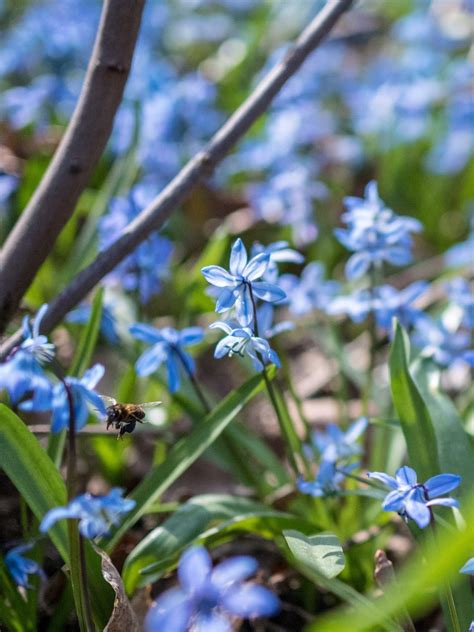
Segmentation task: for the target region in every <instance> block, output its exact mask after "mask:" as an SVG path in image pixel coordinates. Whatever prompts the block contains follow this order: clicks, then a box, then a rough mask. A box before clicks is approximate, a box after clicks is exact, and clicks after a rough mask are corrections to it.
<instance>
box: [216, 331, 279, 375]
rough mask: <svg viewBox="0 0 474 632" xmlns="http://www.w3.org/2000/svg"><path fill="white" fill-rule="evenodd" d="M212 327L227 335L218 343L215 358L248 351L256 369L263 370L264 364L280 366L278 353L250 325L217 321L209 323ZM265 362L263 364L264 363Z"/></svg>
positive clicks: (240, 354)
mask: <svg viewBox="0 0 474 632" xmlns="http://www.w3.org/2000/svg"><path fill="white" fill-rule="evenodd" d="M209 327H210V328H211V329H221V330H222V331H223V332H224V333H225V334H227V335H226V336H224V338H222V340H220V341H219V342H218V343H217V346H216V349H215V351H214V357H215V358H218V359H219V358H223V357H224V356H226V355H227V356H229V357H232V356H233V355H239V356H242V357H243V356H244V353H246V354H247V355H248V356H249V358H250V359H251V360H252V364H253V366H254V368H255V370H256V371H263V366H264V364H275V365H276V366H278V367H279V366H280V359H279V358H278V355H277V353H276V352H275V351H274V350H273V349H271V348H270V345H269V344H268V342H267V341H266V340H265V339H264V338H260V337H259V336H255V335H254V333H253V331H252V329H250V327H239V326H233V325H231V324H230V323H226V322H223V321H217V322H215V323H212V325H209ZM262 362H263V364H262Z"/></svg>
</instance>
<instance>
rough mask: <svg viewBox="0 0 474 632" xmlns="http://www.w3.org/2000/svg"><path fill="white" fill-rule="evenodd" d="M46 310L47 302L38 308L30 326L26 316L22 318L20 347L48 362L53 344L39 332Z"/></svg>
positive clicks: (51, 356)
mask: <svg viewBox="0 0 474 632" xmlns="http://www.w3.org/2000/svg"><path fill="white" fill-rule="evenodd" d="M47 311H48V305H47V304H44V305H42V306H41V307H40V308H39V310H38V313H37V314H36V317H35V319H34V321H33V326H31V324H30V319H29V318H28V316H25V317H24V318H23V342H22V343H21V345H20V348H21V349H24V350H25V351H28V353H31V354H32V355H34V356H35V357H36V358H37V359H38V360H41V361H42V362H49V361H50V360H51V359H52V358H53V357H54V344H53V343H52V342H48V338H47V337H46V336H43V335H41V334H40V332H39V329H40V326H41V321H42V320H43V317H44V315H45V314H46V312H47Z"/></svg>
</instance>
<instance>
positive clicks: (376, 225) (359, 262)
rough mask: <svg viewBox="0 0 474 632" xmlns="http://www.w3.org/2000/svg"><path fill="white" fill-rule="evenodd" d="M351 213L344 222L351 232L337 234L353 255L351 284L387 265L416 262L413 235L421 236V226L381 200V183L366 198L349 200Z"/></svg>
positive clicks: (349, 266) (372, 184) (349, 265)
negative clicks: (373, 270)
mask: <svg viewBox="0 0 474 632" xmlns="http://www.w3.org/2000/svg"><path fill="white" fill-rule="evenodd" d="M344 203H345V206H346V209H347V211H346V212H345V213H344V214H343V215H342V220H343V221H344V222H345V223H346V224H347V228H346V229H343V228H337V229H336V230H335V231H334V232H335V235H336V237H337V238H338V239H339V241H340V242H341V243H342V244H343V245H344V246H345V247H346V248H347V249H348V250H352V251H353V252H354V253H355V254H353V255H352V256H351V257H350V258H349V260H348V262H347V265H346V275H347V278H348V279H349V280H353V279H357V278H359V277H361V276H363V275H364V274H366V273H367V272H369V271H370V269H371V268H373V267H379V266H380V265H381V264H382V263H383V262H384V261H386V262H387V263H390V264H392V265H396V266H402V265H405V264H407V263H410V261H411V260H412V254H411V247H412V239H411V235H410V233H412V232H420V231H421V230H422V225H421V223H420V222H419V221H418V220H416V219H414V218H412V217H401V216H398V215H396V214H395V213H394V212H393V211H392V210H391V209H389V208H388V207H386V206H385V203H384V202H383V201H382V200H381V199H380V197H379V194H378V190H377V183H376V182H374V181H372V182H369V184H368V185H367V187H366V189H365V198H357V197H346V198H345V200H344Z"/></svg>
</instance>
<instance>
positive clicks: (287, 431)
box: [248, 283, 303, 477]
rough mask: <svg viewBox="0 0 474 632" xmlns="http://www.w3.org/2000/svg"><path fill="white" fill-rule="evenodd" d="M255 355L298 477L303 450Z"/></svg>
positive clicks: (252, 299) (251, 297) (264, 367)
mask: <svg viewBox="0 0 474 632" xmlns="http://www.w3.org/2000/svg"><path fill="white" fill-rule="evenodd" d="M248 288H249V293H250V300H251V301H252V309H253V322H254V333H255V336H257V337H259V331H258V320H257V304H256V301H255V297H254V294H253V290H252V284H251V283H249V284H248ZM257 355H258V356H259V359H260V362H261V363H262V366H263V369H262V375H263V379H264V381H265V387H266V389H267V393H268V397H269V399H270V402H271V404H272V406H273V410H274V411H275V415H276V418H277V421H278V425H279V426H280V431H281V433H282V435H283V437H284V438H285V440H286V443H287V446H288V459H289V461H290V465H291V467H292V469H293V471H294V473H295V474H296V476H297V477H299V476H300V468H299V466H298V461H297V458H296V455H303V450H302V449H301V441H300V438H299V437H298V434H297V433H296V430H295V428H294V425H293V420H292V419H291V416H290V415H289V413H288V412H287V411H285V412H286V413H287V414H284V412H283V411H282V409H281V407H280V405H279V401H278V399H279V398H278V395H277V393H276V391H275V389H274V388H273V384H272V382H271V380H270V378H269V377H268V374H267V367H266V365H265V359H264V358H262V356H261V355H260V354H257ZM281 399H283V396H281ZM302 458H303V456H302Z"/></svg>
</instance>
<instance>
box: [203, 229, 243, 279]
mask: <svg viewBox="0 0 474 632" xmlns="http://www.w3.org/2000/svg"><path fill="white" fill-rule="evenodd" d="M246 265H247V250H246V248H245V246H244V244H243V242H242V240H241V239H240V238H239V239H237V240H236V241H235V243H234V245H233V246H232V250H231V251H230V262H229V270H230V272H231V273H232V274H233V275H235V276H241V275H242V273H243V271H244V268H245V266H246ZM206 278H207V277H206Z"/></svg>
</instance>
